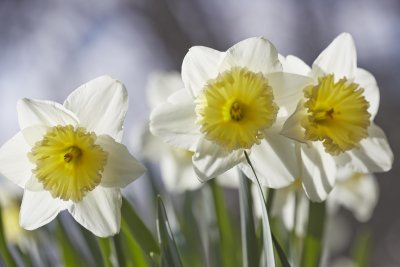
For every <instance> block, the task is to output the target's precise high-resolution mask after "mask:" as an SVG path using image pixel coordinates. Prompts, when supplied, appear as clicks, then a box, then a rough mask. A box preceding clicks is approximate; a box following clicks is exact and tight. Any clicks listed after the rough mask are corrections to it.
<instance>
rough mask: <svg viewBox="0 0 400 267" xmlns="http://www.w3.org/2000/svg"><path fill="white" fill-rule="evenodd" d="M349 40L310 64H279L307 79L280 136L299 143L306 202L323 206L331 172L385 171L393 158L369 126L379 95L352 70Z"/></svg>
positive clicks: (366, 77) (363, 74)
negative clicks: (308, 78)
mask: <svg viewBox="0 0 400 267" xmlns="http://www.w3.org/2000/svg"><path fill="white" fill-rule="evenodd" d="M356 61H357V60H356V50H355V46H354V42H353V39H352V37H351V35H350V34H348V33H343V34H341V35H339V36H338V37H337V38H336V39H335V40H334V41H333V42H332V43H331V44H330V45H329V46H328V47H327V48H326V49H325V50H324V51H323V52H322V53H321V54H320V55H319V56H318V58H317V59H316V60H315V61H314V63H313V65H312V68H310V67H308V66H307V65H306V64H305V63H304V62H303V61H301V60H300V59H298V58H296V57H293V56H288V57H287V58H281V62H282V64H283V69H284V71H287V72H291V73H297V74H301V75H308V76H309V77H311V78H312V79H313V80H314V83H313V84H312V85H309V86H306V87H304V90H303V91H304V95H303V97H302V98H301V99H300V101H299V103H298V106H297V109H296V111H295V112H294V113H293V114H292V115H291V116H290V117H289V119H288V120H287V121H286V122H285V125H284V127H283V129H282V134H283V135H285V136H287V137H290V138H292V139H295V140H298V141H300V143H298V145H297V154H298V156H299V158H301V160H300V162H299V165H300V170H301V175H300V177H301V179H302V181H303V186H304V188H305V191H306V193H307V195H308V197H309V198H311V199H312V200H314V201H322V200H325V199H326V198H327V196H328V193H329V192H330V191H331V190H332V187H333V185H334V182H335V178H336V176H337V166H340V167H345V168H350V169H351V170H352V171H353V172H361V173H372V172H383V171H388V170H389V169H390V168H391V166H392V162H393V154H392V151H391V149H390V147H389V144H388V142H387V140H386V136H385V134H384V132H383V131H382V130H381V129H380V128H379V127H378V126H376V125H375V124H374V122H373V119H374V118H375V115H376V113H377V111H378V105H379V89H378V86H377V84H376V81H375V79H374V77H373V76H372V75H371V74H370V73H369V72H367V71H366V70H364V69H360V68H357V62H356Z"/></svg>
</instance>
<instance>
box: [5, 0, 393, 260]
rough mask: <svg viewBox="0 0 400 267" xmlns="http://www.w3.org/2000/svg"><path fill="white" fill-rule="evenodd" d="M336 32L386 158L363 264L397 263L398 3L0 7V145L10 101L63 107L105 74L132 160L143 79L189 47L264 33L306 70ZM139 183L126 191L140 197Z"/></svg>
mask: <svg viewBox="0 0 400 267" xmlns="http://www.w3.org/2000/svg"><path fill="white" fill-rule="evenodd" d="M344 31H346V32H349V33H351V34H352V35H353V38H354V40H355V43H356V46H357V53H358V65H359V66H360V67H362V68H365V69H367V70H369V71H371V72H372V73H373V74H374V75H375V78H376V79H377V81H378V85H379V87H380V90H381V91H380V92H381V104H380V110H379V114H378V116H377V117H376V122H377V124H378V125H380V126H381V127H382V128H383V129H384V130H385V132H386V134H387V136H388V139H389V142H390V144H391V146H392V149H393V151H394V154H395V162H394V166H393V169H392V170H391V171H390V172H388V173H385V174H378V175H377V177H378V181H379V186H380V192H381V194H380V198H379V203H378V206H377V208H376V210H375V212H374V215H373V217H372V219H371V220H370V221H369V222H367V224H366V225H367V226H368V227H371V229H372V234H373V247H372V265H371V266H382V267H386V266H388V267H389V266H400V253H399V252H400V210H399V203H400V193H399V188H400V179H399V178H400V175H399V173H400V164H399V161H398V157H399V155H400V138H399V136H400V117H399V115H400V104H399V101H400V78H399V74H400V72H399V70H400V49H399V41H400V1H397V0H380V1H376V0H354V1H350V0H326V1H320V0H303V1H297V0H280V1H262V0H257V1H240V0H230V1H222V0H217V1H215V0H101V1H100V0H85V1H81V0H69V1H65V0H42V1H39V0H1V1H0V129H1V130H0V143H1V144H2V143H4V142H5V141H7V140H8V139H9V138H11V137H12V136H13V135H14V134H15V133H16V132H17V131H18V130H19V129H18V124H17V114H16V103H17V100H18V99H20V98H23V97H28V98H35V99H51V100H55V101H58V102H62V101H64V99H65V98H66V97H67V95H68V94H69V93H70V92H72V90H74V89H75V88H77V87H78V86H79V85H81V84H82V83H84V82H86V81H88V80H91V79H93V78H95V77H97V76H99V75H103V74H109V75H111V76H113V77H114V78H117V79H119V80H121V81H123V82H124V83H125V85H126V87H127V89H128V90H129V95H130V107H129V111H128V116H127V120H126V134H125V139H124V141H125V144H127V145H129V147H130V150H131V151H132V152H133V153H134V154H135V155H136V156H138V157H139V158H140V151H138V150H137V149H136V148H137V147H135V146H134V143H135V142H134V141H132V140H134V139H135V138H133V137H134V136H137V133H138V131H139V130H140V128H141V127H142V125H143V123H145V122H146V121H147V118H148V116H149V112H150V110H149V107H148V105H147V100H146V84H147V81H148V77H149V74H151V73H153V72H154V71H160V70H178V71H179V70H180V66H181V62H182V59H183V57H184V55H185V53H186V52H187V51H188V49H189V48H190V47H191V46H193V45H204V46H209V47H212V48H215V49H218V50H226V49H227V48H229V47H230V46H231V45H233V44H235V43H236V42H238V41H240V40H242V39H244V38H247V37H252V36H264V37H266V38H268V39H270V40H271V41H272V42H273V43H274V44H275V45H276V46H277V48H278V51H279V52H280V53H281V54H283V55H288V54H294V55H296V56H298V57H300V58H302V59H303V60H304V61H305V62H307V63H309V64H311V63H312V62H313V60H314V59H315V57H316V56H317V55H318V54H319V53H320V52H321V51H322V50H323V49H324V48H325V47H326V46H327V45H328V44H329V43H330V42H331V41H332V40H333V38H334V37H335V36H337V35H338V34H339V33H341V32H344ZM143 179H145V178H141V179H140V180H139V181H137V182H135V183H134V184H133V185H132V186H131V187H130V188H132V190H133V191H140V190H138V189H137V188H138V187H141V186H143V183H144V182H143V181H141V180H143ZM139 193H140V192H139ZM139 193H138V194H139ZM137 198H138V199H140V197H137ZM344 214H345V215H347V216H348V220H349V221H350V225H352V226H351V227H352V228H350V230H347V231H346V232H345V233H344V234H345V235H347V236H348V237H349V238H350V239H351V238H352V235H353V234H352V233H353V232H354V231H353V230H355V228H356V227H360V224H359V223H356V222H355V221H354V219H353V218H352V216H351V214H346V212H344ZM352 220H353V221H352ZM342 234H343V233H342ZM341 253H342V254H344V255H345V254H346V253H348V251H346V249H344V250H343V251H342V252H341Z"/></svg>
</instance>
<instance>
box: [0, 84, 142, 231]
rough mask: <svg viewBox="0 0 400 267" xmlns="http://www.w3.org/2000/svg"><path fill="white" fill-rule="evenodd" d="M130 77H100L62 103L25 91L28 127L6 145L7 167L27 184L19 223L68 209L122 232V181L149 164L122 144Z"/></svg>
mask: <svg viewBox="0 0 400 267" xmlns="http://www.w3.org/2000/svg"><path fill="white" fill-rule="evenodd" d="M127 108H128V97H127V91H126V89H125V87H124V85H123V84H122V83H121V82H119V81H117V80H114V79H112V78H111V77H108V76H102V77H99V78H96V79H94V80H92V81H89V82H88V83H86V84H84V85H82V86H80V87H79V88H78V89H76V90H75V91H74V92H72V94H70V95H69V96H68V98H67V100H66V101H65V102H64V104H63V105H61V104H58V103H55V102H52V101H41V100H32V99H22V100H20V101H19V102H18V105H17V111H18V120H19V125H20V128H21V131H20V132H19V133H17V134H16V135H15V136H14V137H13V138H11V139H10V140H9V141H8V142H7V143H5V144H4V145H3V146H2V147H1V148H0V173H1V174H3V175H4V176H5V177H7V178H8V179H10V180H11V181H13V182H14V183H16V184H17V185H19V186H20V187H22V188H24V195H23V199H22V204H21V211H20V224H21V226H22V227H24V228H25V229H28V230H33V229H36V228H38V227H40V226H42V225H44V224H46V223H48V222H50V221H52V220H53V219H54V218H55V217H56V216H57V214H58V213H59V212H60V211H62V210H65V209H67V210H68V211H69V212H70V213H71V215H72V216H73V217H74V218H75V220H76V221H77V222H79V223H80V224H81V225H82V226H84V227H85V228H87V229H88V230H90V231H92V232H93V233H94V234H95V235H97V236H101V237H104V236H110V235H113V234H116V233H118V232H119V229H120V218H121V211H120V207H121V191H120V188H121V187H124V186H126V185H128V184H129V183H131V182H132V181H133V180H135V179H136V178H138V177H139V176H141V175H142V174H143V173H144V171H145V168H144V167H143V166H142V165H141V164H140V163H139V162H137V161H136V160H135V159H134V158H133V157H132V156H131V154H130V153H129V152H128V150H127V149H126V147H125V146H124V145H122V144H121V143H120V142H121V139H122V134H123V122H124V118H125V114H126V111H127Z"/></svg>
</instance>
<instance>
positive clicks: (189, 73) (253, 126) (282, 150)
mask: <svg viewBox="0 0 400 267" xmlns="http://www.w3.org/2000/svg"><path fill="white" fill-rule="evenodd" d="M181 77H182V81H183V85H182V86H181V87H183V89H180V90H178V88H176V91H175V92H173V93H172V94H171V95H170V96H169V97H168V98H167V99H166V102H164V103H162V104H159V105H157V106H156V107H155V108H154V110H153V112H152V113H151V116H150V131H151V132H152V133H153V134H154V135H156V136H159V137H160V138H161V139H162V140H164V141H165V142H166V143H169V144H171V145H173V146H175V147H177V148H180V149H183V150H186V151H188V155H191V161H192V164H193V170H194V173H195V174H196V176H197V177H198V179H199V180H200V181H202V182H205V181H207V180H209V179H212V178H215V177H218V176H221V175H223V174H224V173H226V172H227V171H230V170H232V169H233V168H234V167H238V168H239V169H240V170H241V171H243V172H244V173H245V174H246V176H247V177H250V178H251V179H255V177H258V179H259V181H260V183H261V185H263V186H266V187H268V188H285V187H288V186H291V185H292V187H293V188H303V189H304V192H305V194H306V195H307V197H308V198H309V199H311V200H312V201H317V202H320V201H324V200H326V199H327V198H328V196H329V193H330V192H331V191H332V189H333V188H334V186H335V184H340V183H341V182H340V181H339V182H337V181H338V180H340V178H339V177H340V175H339V174H340V172H342V170H343V169H344V170H347V171H349V172H350V173H352V174H354V175H355V176H357V175H358V176H363V175H364V174H369V173H374V172H384V171H388V170H389V169H390V168H391V166H392V162H393V154H392V151H391V149H390V146H389V144H388V142H387V139H386V136H385V134H384V132H383V131H382V130H381V129H380V128H379V127H378V126H377V125H375V123H374V121H373V120H374V118H375V116H376V113H377V111H378V105H379V89H378V86H377V83H376V81H375V79H374V77H373V76H372V75H371V74H370V73H369V72H368V71H366V70H364V69H361V68H358V67H357V60H356V50H355V45H354V42H353V39H352V37H351V36H350V34H348V33H343V34H340V35H339V36H338V37H337V38H335V40H333V42H332V43H331V44H330V45H329V46H328V47H327V48H326V49H325V50H324V51H322V53H321V54H320V55H319V56H318V57H317V59H316V60H315V61H314V63H313V64H312V67H309V66H308V65H307V64H306V63H304V62H303V61H302V60H301V59H299V58H297V57H295V56H287V57H284V56H282V55H280V54H278V52H277V50H276V48H275V47H274V45H273V44H272V43H271V42H270V41H268V40H267V39H265V38H262V37H255V38H249V39H246V40H244V41H241V42H239V43H237V44H235V45H234V46H232V47H231V48H229V49H228V50H227V51H226V52H220V51H216V50H214V49H211V48H207V47H200V46H195V47H192V48H191V49H190V50H189V52H188V53H187V54H186V56H185V58H184V60H183V63H182V73H181ZM246 154H247V155H248V158H249V161H250V163H251V164H252V167H253V169H254V172H255V173H253V169H252V168H251V166H250V165H249V164H248V163H249V162H247V160H246ZM254 174H256V175H254ZM350 176H351V175H350ZM349 206H351V205H349Z"/></svg>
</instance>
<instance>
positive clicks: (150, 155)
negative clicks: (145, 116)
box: [132, 124, 170, 162]
mask: <svg viewBox="0 0 400 267" xmlns="http://www.w3.org/2000/svg"><path fill="white" fill-rule="evenodd" d="M143 126H144V128H145V129H142V133H141V136H140V137H139V138H135V140H134V141H133V142H132V143H134V145H133V147H135V148H138V149H137V151H140V154H141V155H142V157H143V158H145V159H146V160H150V161H153V162H158V161H159V160H160V158H161V156H162V155H163V154H164V153H165V151H166V150H168V149H169V147H170V145H169V144H166V143H164V142H163V141H162V140H161V138H160V137H158V136H154V135H152V134H151V133H150V129H149V125H147V124H146V125H143ZM132 139H133V138H132Z"/></svg>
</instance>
